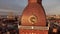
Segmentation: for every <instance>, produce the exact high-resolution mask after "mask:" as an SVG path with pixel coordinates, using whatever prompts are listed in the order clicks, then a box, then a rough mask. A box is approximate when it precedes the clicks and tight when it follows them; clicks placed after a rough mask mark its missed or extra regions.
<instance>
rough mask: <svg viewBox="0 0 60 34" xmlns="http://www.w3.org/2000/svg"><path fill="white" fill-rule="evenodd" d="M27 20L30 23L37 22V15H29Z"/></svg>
mask: <svg viewBox="0 0 60 34" xmlns="http://www.w3.org/2000/svg"><path fill="white" fill-rule="evenodd" d="M29 22H30V23H32V24H34V23H36V22H37V17H36V16H35V15H31V16H30V17H29Z"/></svg>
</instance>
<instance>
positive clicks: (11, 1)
mask: <svg viewBox="0 0 60 34" xmlns="http://www.w3.org/2000/svg"><path fill="white" fill-rule="evenodd" d="M27 4H28V1H27V0H0V14H3V15H5V14H8V12H14V14H16V15H21V14H22V12H23V10H24V8H25V7H26V5H27ZM42 4H43V7H44V9H45V12H46V14H48V15H54V14H57V15H58V14H60V0H43V1H42Z"/></svg>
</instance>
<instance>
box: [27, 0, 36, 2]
mask: <svg viewBox="0 0 60 34" xmlns="http://www.w3.org/2000/svg"><path fill="white" fill-rule="evenodd" d="M28 3H37V0H28Z"/></svg>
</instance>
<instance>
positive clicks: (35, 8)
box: [19, 0, 48, 34]
mask: <svg viewBox="0 0 60 34" xmlns="http://www.w3.org/2000/svg"><path fill="white" fill-rule="evenodd" d="M41 2H42V0H28V5H27V7H26V8H25V9H24V11H23V14H22V17H21V26H20V29H19V34H48V27H46V16H45V12H44V9H43V7H42V4H41ZM43 32H44V33H43Z"/></svg>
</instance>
